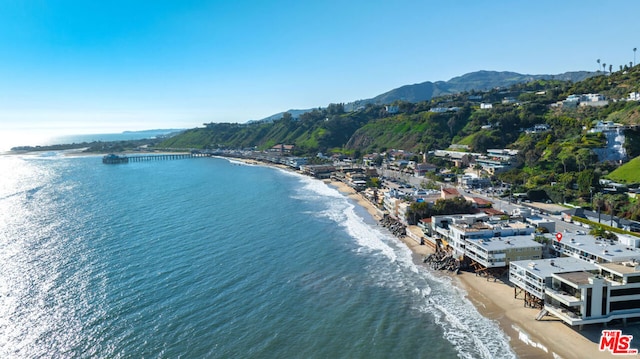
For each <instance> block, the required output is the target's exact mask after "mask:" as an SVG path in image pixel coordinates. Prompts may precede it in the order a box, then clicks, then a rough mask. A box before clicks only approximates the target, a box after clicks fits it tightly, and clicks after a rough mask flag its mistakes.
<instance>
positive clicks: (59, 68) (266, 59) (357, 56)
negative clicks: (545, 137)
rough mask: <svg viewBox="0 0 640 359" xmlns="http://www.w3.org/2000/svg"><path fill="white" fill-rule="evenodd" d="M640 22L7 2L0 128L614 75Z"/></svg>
mask: <svg viewBox="0 0 640 359" xmlns="http://www.w3.org/2000/svg"><path fill="white" fill-rule="evenodd" d="M638 16H640V2H638V1H617V0H614V1H591V0H581V1H571V0H563V1H544V0H543V1H541V0H537V1H520V0H508V1H507V0H505V1H501V0H491V1H474V0H469V1H464V0H458V1H445V0H441V1H427V0H422V1H420V0H394V1H379V0H366V1H362V0H349V1H343V0H335V1H334V0H328V1H323V0H317V1H305V0H294V1H283V0H271V1H248V0H235V1H199V0H179V1H174V0H171V1H167V0H154V1H135V0H124V1H121V0H108V1H85V0H83V1H74V0H56V1H46V0H39V1H30V0H0V131H1V132H3V133H5V137H6V134H7V133H10V132H11V131H25V130H29V131H32V132H33V133H35V132H36V131H40V132H47V131H50V132H52V133H53V132H64V133H86V132H91V133H96V132H119V131H123V130H136V129H152V128H191V127H197V126H201V125H202V123H204V122H246V121H247V120H252V119H260V118H264V117H266V116H269V115H272V114H274V113H277V112H280V111H284V110H288V109H291V108H311V107H319V106H326V105H327V104H329V103H332V102H350V101H354V100H358V99H364V98H369V97H373V96H376V95H378V94H380V93H383V92H386V91H388V90H391V89H393V88H396V87H399V86H402V85H406V84H412V83H420V82H424V81H438V80H448V79H450V78H452V77H455V76H459V75H462V74H465V73H468V72H472V71H477V70H497V71H515V72H520V73H527V74H557V73H562V72H565V71H576V70H590V71H595V70H597V69H598V65H597V63H596V60H597V59H601V61H602V62H604V63H607V64H613V66H614V69H617V68H618V67H619V65H621V64H625V63H626V64H628V63H629V62H630V61H633V60H634V53H633V51H632V50H633V48H634V47H638V45H640V37H639V36H638V35H640V26H639V25H638ZM638 60H640V54H638ZM607 68H608V65H607ZM1 140H2V137H1V136H0V141H1Z"/></svg>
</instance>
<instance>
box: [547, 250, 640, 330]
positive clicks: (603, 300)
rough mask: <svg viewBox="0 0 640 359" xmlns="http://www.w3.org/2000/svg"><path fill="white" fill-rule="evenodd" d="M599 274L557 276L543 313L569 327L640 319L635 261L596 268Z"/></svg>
mask: <svg viewBox="0 0 640 359" xmlns="http://www.w3.org/2000/svg"><path fill="white" fill-rule="evenodd" d="M596 267H597V272H596V273H592V272H588V271H579V272H569V273H556V274H553V275H552V280H551V285H550V286H548V287H546V288H545V299H544V309H545V310H546V311H547V312H548V313H551V314H553V315H554V316H556V317H558V318H560V319H561V320H562V321H564V322H565V323H567V324H569V325H583V324H595V323H607V322H610V321H612V320H614V319H622V320H623V321H626V320H627V318H638V317H640V267H639V266H638V262H636V261H626V262H615V263H601V264H596Z"/></svg>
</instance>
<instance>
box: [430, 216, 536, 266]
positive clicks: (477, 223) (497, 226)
mask: <svg viewBox="0 0 640 359" xmlns="http://www.w3.org/2000/svg"><path fill="white" fill-rule="evenodd" d="M431 226H432V231H431V232H432V233H433V237H435V238H434V240H438V239H439V240H441V241H442V242H443V244H445V246H448V247H449V248H450V250H451V251H452V252H453V254H454V256H463V255H466V256H467V257H469V258H471V259H473V260H474V261H476V262H478V263H479V264H481V265H482V266H484V267H486V268H495V267H505V266H507V265H508V264H509V262H510V261H512V260H525V259H540V258H541V257H542V248H543V245H542V244H540V243H537V242H535V241H534V240H533V239H532V238H533V237H532V234H533V233H534V231H535V228H534V227H533V226H530V225H527V224H525V223H522V222H514V221H507V220H500V219H498V218H490V217H489V216H487V215H486V214H468V215H456V216H434V217H432V218H431Z"/></svg>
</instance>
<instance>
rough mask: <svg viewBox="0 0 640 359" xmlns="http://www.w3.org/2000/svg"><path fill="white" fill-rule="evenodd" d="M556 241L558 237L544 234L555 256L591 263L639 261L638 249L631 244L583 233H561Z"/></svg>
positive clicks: (639, 253) (639, 250) (639, 252)
mask: <svg viewBox="0 0 640 359" xmlns="http://www.w3.org/2000/svg"><path fill="white" fill-rule="evenodd" d="M561 235H562V237H560V240H558V238H559V237H558V235H556V236H553V237H552V235H549V234H545V235H544V236H545V237H546V238H548V239H549V241H551V243H552V248H553V251H554V252H555V254H556V255H557V256H559V257H560V256H567V257H574V258H577V259H581V260H584V261H587V262H591V263H611V262H623V261H628V260H632V259H640V249H638V248H635V247H634V246H633V243H631V242H629V243H622V242H619V241H614V240H610V239H604V238H599V237H594V236H591V235H588V234H585V233H584V232H581V233H574V232H563V233H561Z"/></svg>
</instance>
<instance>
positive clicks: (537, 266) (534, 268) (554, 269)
mask: <svg viewBox="0 0 640 359" xmlns="http://www.w3.org/2000/svg"><path fill="white" fill-rule="evenodd" d="M511 265H515V266H518V267H521V268H524V269H525V270H526V271H527V272H530V273H533V274H534V275H535V276H536V277H538V278H548V277H551V275H552V274H554V273H567V272H578V271H592V270H597V269H598V268H597V267H596V265H595V264H592V263H589V262H586V261H583V260H580V259H577V258H573V257H559V258H550V259H537V260H524V261H513V262H511Z"/></svg>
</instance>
